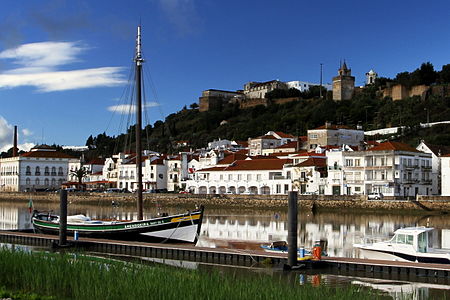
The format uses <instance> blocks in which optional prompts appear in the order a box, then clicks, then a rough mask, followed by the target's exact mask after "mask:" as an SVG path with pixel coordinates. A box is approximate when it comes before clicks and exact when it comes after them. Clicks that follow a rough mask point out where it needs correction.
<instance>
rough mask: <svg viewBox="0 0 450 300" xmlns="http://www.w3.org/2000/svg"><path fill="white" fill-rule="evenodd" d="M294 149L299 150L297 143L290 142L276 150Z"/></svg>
mask: <svg viewBox="0 0 450 300" xmlns="http://www.w3.org/2000/svg"><path fill="white" fill-rule="evenodd" d="M284 148H294V149H297V141H293V142H289V143H286V144H284V145H281V146H278V147H277V148H275V149H284Z"/></svg>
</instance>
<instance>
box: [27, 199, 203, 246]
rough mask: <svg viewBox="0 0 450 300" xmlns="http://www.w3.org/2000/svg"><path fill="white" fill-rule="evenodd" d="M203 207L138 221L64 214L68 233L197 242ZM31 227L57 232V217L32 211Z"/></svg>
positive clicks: (137, 239) (115, 237)
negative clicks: (106, 219) (93, 218)
mask: <svg viewBox="0 0 450 300" xmlns="http://www.w3.org/2000/svg"><path fill="white" fill-rule="evenodd" d="M202 218H203V207H200V208H199V209H196V210H194V211H192V212H190V211H188V212H186V213H182V214H175V215H170V216H168V215H166V216H161V217H155V218H151V219H146V220H137V221H110V220H108V221H105V220H92V219H90V218H89V217H86V216H84V215H76V216H68V217H67V233H68V235H75V232H77V234H78V235H79V236H84V237H94V238H107V239H116V240H134V241H149V242H181V243H194V244H195V243H196V242H197V240H198V236H199V234H200V228H201V223H202ZM32 221H33V225H34V228H35V229H36V230H37V231H38V232H41V233H47V234H57V233H58V232H59V216H58V215H55V214H51V213H47V212H35V213H34V214H33V217H32Z"/></svg>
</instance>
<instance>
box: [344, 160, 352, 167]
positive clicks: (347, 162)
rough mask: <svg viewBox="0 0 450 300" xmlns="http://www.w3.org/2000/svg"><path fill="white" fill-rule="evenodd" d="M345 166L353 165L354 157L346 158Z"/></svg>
mask: <svg viewBox="0 0 450 300" xmlns="http://www.w3.org/2000/svg"><path fill="white" fill-rule="evenodd" d="M345 166H346V167H353V159H346V160H345Z"/></svg>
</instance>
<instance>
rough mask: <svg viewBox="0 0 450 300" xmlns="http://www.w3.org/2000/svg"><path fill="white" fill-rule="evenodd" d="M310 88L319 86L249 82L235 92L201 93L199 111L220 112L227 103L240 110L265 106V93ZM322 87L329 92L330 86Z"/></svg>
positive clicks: (278, 101) (292, 99) (300, 83)
mask: <svg viewBox="0 0 450 300" xmlns="http://www.w3.org/2000/svg"><path fill="white" fill-rule="evenodd" d="M312 86H319V84H315V83H310V82H304V81H289V82H282V81H280V80H271V81H266V82H255V81H251V82H248V83H246V84H245V85H244V89H243V90H237V91H224V90H216V89H209V90H206V91H203V92H202V96H201V97H199V110H200V111H209V110H220V109H221V108H222V106H223V105H225V104H228V103H237V104H238V105H239V108H241V109H244V108H249V107H254V106H257V105H264V106H267V105H268V103H269V99H267V98H266V93H269V92H271V91H273V90H276V89H279V90H288V89H290V88H295V89H298V90H299V91H300V92H305V91H307V90H309V88H310V87H312ZM322 86H323V87H324V88H326V89H327V90H331V84H323V85H322ZM295 100H298V98H297V97H294V98H281V99H274V100H273V103H276V104H282V103H286V102H291V101H295Z"/></svg>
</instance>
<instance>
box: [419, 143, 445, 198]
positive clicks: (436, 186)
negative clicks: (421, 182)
mask: <svg viewBox="0 0 450 300" xmlns="http://www.w3.org/2000/svg"><path fill="white" fill-rule="evenodd" d="M416 149H417V150H419V151H422V152H425V153H430V154H431V180H432V184H431V189H432V193H431V194H432V195H440V194H441V191H442V187H441V157H442V156H445V155H447V154H450V146H442V145H433V144H430V143H426V142H425V141H423V140H422V141H421V142H420V144H419V145H418V146H417V148H416Z"/></svg>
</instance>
